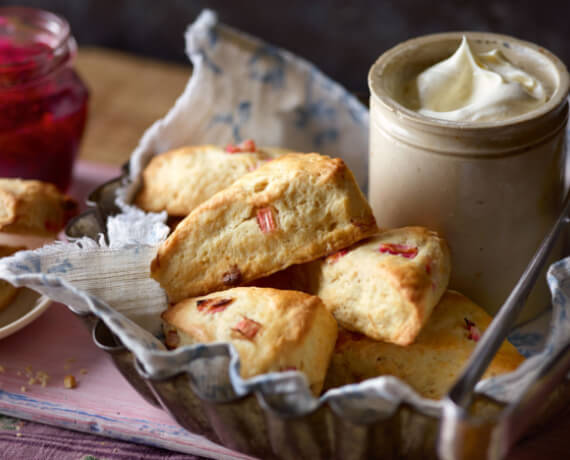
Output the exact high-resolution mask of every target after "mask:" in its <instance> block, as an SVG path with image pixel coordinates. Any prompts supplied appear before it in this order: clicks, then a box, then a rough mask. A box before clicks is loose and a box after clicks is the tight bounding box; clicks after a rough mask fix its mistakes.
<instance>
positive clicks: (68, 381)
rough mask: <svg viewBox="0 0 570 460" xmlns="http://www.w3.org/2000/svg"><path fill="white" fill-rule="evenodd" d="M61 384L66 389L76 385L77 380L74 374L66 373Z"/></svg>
mask: <svg viewBox="0 0 570 460" xmlns="http://www.w3.org/2000/svg"><path fill="white" fill-rule="evenodd" d="M63 386H64V387H65V388H67V389H71V388H75V387H76V386H77V381H76V380H75V376H73V375H66V376H65V377H64V378H63Z"/></svg>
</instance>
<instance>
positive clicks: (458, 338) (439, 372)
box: [325, 291, 524, 399]
mask: <svg viewBox="0 0 570 460" xmlns="http://www.w3.org/2000/svg"><path fill="white" fill-rule="evenodd" d="M491 319H492V318H491V317H490V316H489V315H488V314H487V313H486V312H485V310H483V309H482V308H480V307H478V306H477V305H475V304H474V303H473V302H471V301H470V300H469V299H467V298H466V297H465V296H463V295H462V294H459V293H458V292H455V291H447V292H446V293H445V294H444V295H443V297H442V298H441V301H440V302H439V304H438V305H437V306H436V307H435V309H434V311H433V313H432V315H431V317H430V319H429V321H428V322H427V324H426V325H425V327H424V328H423V329H422V331H421V333H420V335H419V336H418V337H417V339H416V341H415V342H414V343H413V344H412V345H408V346H406V347H401V346H398V345H394V344H390V343H384V342H377V341H374V340H372V339H369V338H367V337H364V336H362V335H360V334H355V333H351V332H349V331H345V330H341V331H339V338H338V340H337V344H336V347H335V352H334V354H333V358H332V361H331V365H330V368H329V372H328V374H327V379H326V383H325V388H326V389H329V388H334V387H338V386H341V385H346V384H348V383H355V382H359V381H362V380H365V379H369V378H373V377H378V376H380V375H393V376H395V377H398V378H400V379H402V380H403V381H404V382H406V383H408V384H409V385H410V386H411V387H413V388H414V389H415V390H416V391H417V392H418V393H419V394H421V395H422V396H425V397H426V398H434V399H439V398H441V397H442V396H443V395H445V394H446V393H447V391H448V390H449V389H450V388H451V385H452V384H453V382H454V381H455V380H456V379H457V377H458V376H459V374H460V372H461V371H462V369H463V367H464V366H465V364H466V362H467V359H468V358H469V355H470V354H471V353H472V352H473V350H474V348H475V345H476V344H477V341H478V340H479V337H480V335H481V334H482V333H483V332H484V331H485V329H487V327H488V326H489V323H490V322H491ZM523 360H524V358H523V356H522V355H521V354H520V353H519V352H518V351H517V350H516V348H515V347H514V346H513V345H511V344H510V343H509V342H506V341H505V342H504V343H503V344H502V345H501V348H500V349H499V351H498V352H497V354H496V356H495V358H494V359H493V361H492V362H491V364H490V366H489V367H488V369H487V371H486V372H485V375H484V376H483V378H488V377H493V376H496V375H499V374H504V373H507V372H511V371H514V370H515V369H516V368H517V367H518V366H519V364H520V363H521V362H522V361H523Z"/></svg>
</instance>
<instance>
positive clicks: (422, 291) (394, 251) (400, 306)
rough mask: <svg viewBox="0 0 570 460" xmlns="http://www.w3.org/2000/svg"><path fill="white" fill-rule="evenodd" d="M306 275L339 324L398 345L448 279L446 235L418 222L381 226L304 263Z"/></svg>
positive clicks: (415, 329)
mask: <svg viewBox="0 0 570 460" xmlns="http://www.w3.org/2000/svg"><path fill="white" fill-rule="evenodd" d="M294 270H297V271H299V270H300V271H301V272H302V273H303V275H302V276H299V274H296V275H295V274H292V275H290V277H291V279H295V278H296V279H297V280H299V279H300V280H306V282H307V283H308V287H305V288H304V286H296V288H302V289H303V288H304V289H303V290H304V291H307V292H310V293H311V294H315V295H318V296H319V297H320V298H321V299H322V300H323V302H324V303H325V305H326V306H327V308H328V309H329V310H330V311H331V312H332V314H333V315H334V317H335V318H336V319H337V321H338V322H339V324H340V325H341V326H342V327H344V328H346V329H349V330H352V331H356V332H360V333H362V334H364V335H366V336H368V337H370V338H373V339H376V340H383V341H385V342H391V343H395V344H398V345H408V344H410V343H412V342H413V341H414V339H415V338H416V336H417V335H418V334H419V332H420V330H421V328H422V327H423V325H424V324H425V323H426V321H427V320H428V318H429V316H430V314H431V312H432V310H433V308H434V307H435V305H436V304H437V303H438V301H439V299H440V298H441V296H442V295H443V293H444V292H445V290H446V288H447V284H448V282H449V274H450V270H451V262H450V255H449V249H448V247H447V244H446V243H445V241H444V240H443V239H442V238H441V237H440V236H439V235H438V234H437V233H435V232H433V231H430V230H428V229H426V228H423V227H403V228H398V229H393V230H386V231H383V232H381V233H380V234H378V235H377V236H374V237H373V238H369V239H368V240H365V241H362V242H360V243H358V244H356V245H355V246H353V247H352V248H348V249H343V250H341V251H339V252H337V253H335V254H332V255H329V256H328V257H326V258H325V259H321V260H318V261H315V262H312V263H310V264H307V265H305V266H301V267H294Z"/></svg>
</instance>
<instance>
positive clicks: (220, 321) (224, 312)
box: [162, 287, 337, 394]
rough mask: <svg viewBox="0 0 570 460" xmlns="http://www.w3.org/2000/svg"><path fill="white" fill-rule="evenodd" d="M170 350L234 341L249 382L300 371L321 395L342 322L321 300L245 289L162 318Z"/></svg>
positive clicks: (193, 302)
mask: <svg viewBox="0 0 570 460" xmlns="http://www.w3.org/2000/svg"><path fill="white" fill-rule="evenodd" d="M162 319H163V320H164V321H165V336H166V344H167V346H168V347H169V348H176V347H177V346H179V345H189V344H194V343H211V342H229V343H231V344H233V345H234V346H235V348H236V350H237V352H238V354H239V357H240V361H241V368H240V372H241V376H242V377H243V378H249V377H253V376H254V375H259V374H264V373H267V372H279V371H286V370H299V371H302V372H303V373H304V374H305V375H306V376H307V380H308V382H309V385H310V387H311V390H312V391H313V392H314V393H315V394H319V393H320V391H321V388H322V386H323V382H324V379H325V374H326V371H327V367H328V364H329V361H330V357H331V354H332V351H333V348H334V344H335V341H336V336H337V324H336V321H335V320H334V318H333V317H332V315H331V314H330V313H329V312H328V311H327V309H326V308H325V307H324V305H323V303H322V302H321V300H320V299H319V298H318V297H315V296H311V295H308V294H303V293H302V292H296V291H280V290H277V289H263V288H255V287H239V288H233V289H228V290H226V291H221V292H216V293H213V294H210V295H208V296H205V297H199V298H191V299H186V300H183V301H182V302H179V303H178V304H176V305H174V306H173V307H170V308H169V309H168V310H166V311H165V312H164V313H163V314H162Z"/></svg>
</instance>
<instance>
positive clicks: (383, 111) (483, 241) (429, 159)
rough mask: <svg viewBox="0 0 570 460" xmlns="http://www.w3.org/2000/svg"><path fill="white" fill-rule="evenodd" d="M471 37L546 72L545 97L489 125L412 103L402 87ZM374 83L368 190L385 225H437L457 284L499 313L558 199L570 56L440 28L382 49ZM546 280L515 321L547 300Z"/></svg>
mask: <svg viewBox="0 0 570 460" xmlns="http://www.w3.org/2000/svg"><path fill="white" fill-rule="evenodd" d="M463 35H466V36H467V39H468V40H469V44H470V46H471V48H472V50H473V52H474V53H476V54H478V53H483V52H488V51H491V50H493V49H499V50H500V51H501V52H502V53H503V54H504V56H505V57H506V58H507V59H508V60H509V61H510V62H511V63H512V64H513V65H515V66H517V67H518V68H520V69H522V70H524V71H525V72H527V73H529V74H530V75H532V76H534V77H535V78H536V79H538V80H539V81H540V82H541V84H542V85H543V87H544V88H545V90H546V93H547V98H546V102H545V103H544V104H543V105H540V106H539V107H538V108H536V109H534V110H531V111H529V112H528V113H524V114H522V115H518V116H516V117H512V118H507V119H503V120H498V121H486V122H458V121H446V120H440V119H435V118H431V117H427V116H423V115H420V114H419V113H418V112H417V111H414V110H412V109H411V108H406V107H405V106H404V105H402V104H401V103H400V102H398V101H405V100H406V99H405V95H404V94H403V93H402V92H403V91H405V90H406V84H407V83H408V82H409V81H410V80H411V79H413V78H415V76H417V75H418V74H420V73H421V72H422V71H423V70H425V69H427V68H429V67H430V66H432V65H434V64H435V63H437V62H440V61H442V60H444V59H446V58H448V57H449V56H451V55H452V54H453V53H454V52H455V50H456V49H457V48H458V46H459V44H460V42H461V38H462V36H463ZM368 82H369V87H370V92H371V98H370V115H371V116H370V167H369V198H370V203H371V205H372V208H373V210H374V214H375V216H376V219H377V221H378V224H379V226H381V227H399V226H403V225H413V224H418V225H425V226H427V227H430V228H432V229H435V230H437V231H439V232H441V233H442V234H443V235H444V236H445V237H446V238H447V240H448V242H449V245H450V247H451V251H452V263H453V266H452V277H451V284H450V286H451V287H453V288H455V289H457V290H459V291H461V292H463V293H464V294H466V295H468V296H469V297H471V298H472V299H473V300H475V301H477V302H478V303H479V304H481V306H482V307H484V308H485V309H486V310H487V311H489V312H490V313H491V314H494V313H495V312H496V311H497V309H498V308H499V307H500V306H501V305H502V303H503V302H504V300H505V299H506V297H507V296H508V294H509V292H510V291H511V289H512V288H513V287H514V285H515V283H516V281H517V280H518V279H519V277H520V275H521V274H522V272H523V271H524V269H525V267H526V265H527V263H528V261H529V259H530V258H531V257H532V255H533V254H534V252H535V250H536V249H537V247H538V245H539V244H540V242H541V241H542V238H543V237H544V235H545V234H546V233H547V231H548V229H549V228H550V226H551V224H552V223H553V221H554V219H555V217H556V216H557V215H558V212H559V210H560V207H561V203H562V198H563V197H562V195H563V189H564V170H565V161H566V149H565V147H566V123H567V118H568V103H567V94H568V73H567V71H566V68H565V66H564V64H563V63H562V62H561V61H560V60H559V59H557V58H556V57H555V56H553V55H552V54H551V53H549V52H548V51H546V50H544V49H543V48H540V47H538V46H536V45H533V44H531V43H527V42H522V41H519V40H516V39H514V38H512V37H507V36H503V35H496V34H489V33H448V34H437V35H430V36H425V37H420V38H417V39H413V40H410V41H407V42H405V43H402V44H400V45H398V46H396V47H395V48H393V49H391V50H389V51H387V52H386V53H384V54H383V55H382V56H381V57H380V58H379V59H378V60H377V61H376V63H375V64H374V65H373V66H372V68H371V70H370V74H369V77H368ZM558 255H560V253H558ZM543 279H544V277H543ZM543 279H542V280H541V281H540V285H539V286H537V288H536V289H535V291H534V292H533V294H532V296H531V298H530V299H529V301H528V303H527V307H526V308H525V311H524V312H523V314H522V316H521V318H520V319H519V321H522V320H524V319H528V318H530V317H532V316H534V315H535V314H536V313H537V312H538V311H539V310H540V309H542V308H544V307H545V306H546V305H547V303H548V299H549V297H548V291H547V287H546V282H545V281H544V280H543Z"/></svg>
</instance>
